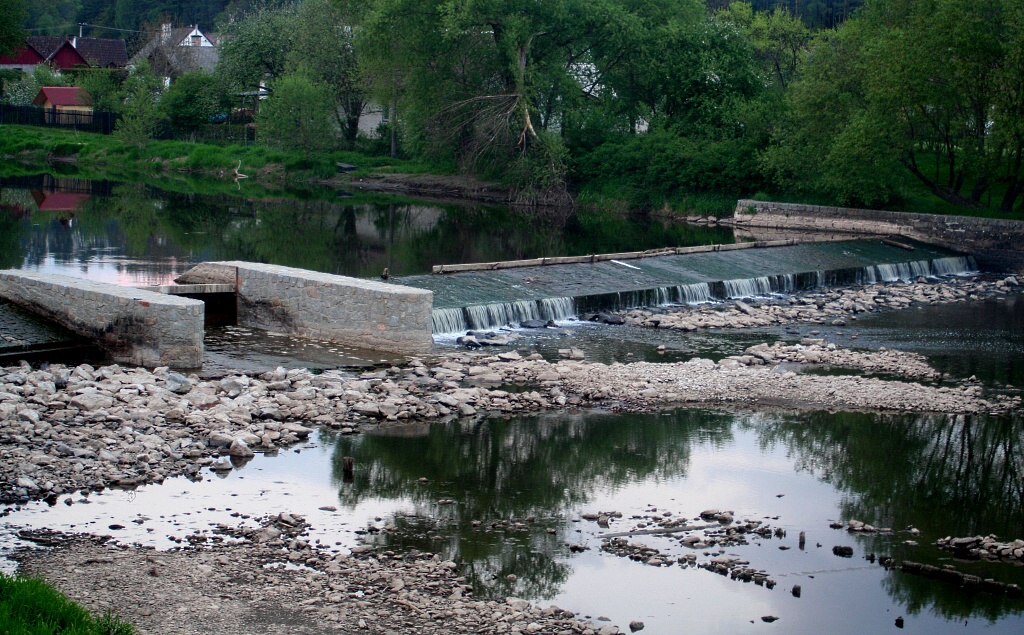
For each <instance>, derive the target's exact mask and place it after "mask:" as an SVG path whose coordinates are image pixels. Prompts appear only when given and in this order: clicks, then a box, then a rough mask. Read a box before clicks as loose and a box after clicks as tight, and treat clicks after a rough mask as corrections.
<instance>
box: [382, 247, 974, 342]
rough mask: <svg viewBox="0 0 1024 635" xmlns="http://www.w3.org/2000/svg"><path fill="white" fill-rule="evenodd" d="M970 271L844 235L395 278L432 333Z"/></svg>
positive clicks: (940, 257)
mask: <svg viewBox="0 0 1024 635" xmlns="http://www.w3.org/2000/svg"><path fill="white" fill-rule="evenodd" d="M908 246H909V247H912V248H913V250H912V251H911V250H908V249H907V247H908ZM976 269H977V265H976V264H975V262H974V259H973V258H971V257H970V256H964V255H958V254H954V253H952V252H950V251H948V250H945V249H942V248H940V247H935V246H932V245H927V244H924V243H917V242H913V243H910V244H909V245H898V244H896V243H892V242H891V241H890V242H883V241H880V240H849V241H839V242H816V243H799V244H790V245H785V246H775V247H764V248H750V249H725V248H723V249H721V250H714V249H713V248H711V249H709V250H707V251H702V252H698V253H686V254H670V255H659V256H652V257H646V258H638V259H633V260H628V261H626V260H615V259H607V260H601V261H597V262H587V263H575V264H551V265H544V266H525V267H509V268H505V267H495V268H494V269H482V270H475V271H464V272H459V273H452V274H445V275H432V276H411V277H407V278H402V280H401V283H402V284H405V285H409V286H413V287H420V288H423V289H429V290H431V291H433V292H434V310H433V332H434V334H435V335H439V334H456V333H463V332H465V331H467V330H478V329H491V328H497V327H501V326H504V325H506V324H516V323H520V322H523V321H525V320H556V321H557V320H566V319H570V318H572V317H575V316H576V315H578V314H580V313H585V312H594V311H608V310H620V309H629V308H636V307H642V306H662V305H669V304H697V303H702V302H714V301H721V300H727V299H739V298H749V297H757V296H767V295H771V294H786V293H794V292H797V291H802V290H807V289H814V288H819V287H827V286H836V285H851V284H874V283H878V282H892V281H896V280H907V281H909V280H916V279H917V278H920V277H926V278H927V277H940V276H949V275H956V274H960V273H966V272H970V271H975V270H976Z"/></svg>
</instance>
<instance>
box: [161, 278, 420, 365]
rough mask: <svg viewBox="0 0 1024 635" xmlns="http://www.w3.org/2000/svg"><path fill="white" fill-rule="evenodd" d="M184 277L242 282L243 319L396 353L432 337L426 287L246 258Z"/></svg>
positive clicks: (255, 325) (269, 327)
mask: <svg viewBox="0 0 1024 635" xmlns="http://www.w3.org/2000/svg"><path fill="white" fill-rule="evenodd" d="M178 282H180V283H193V282H194V283H226V284H232V283H234V284H237V288H238V324H239V325H240V326H247V327H253V328H261V329H266V330H268V331H278V332H283V333H290V334H293V335H299V336H301V337H310V338H316V339H325V340H331V341H335V342H340V343H343V344H349V345H352V346H359V347H362V348H375V349H380V350H386V351H391V352H396V353H410V354H419V353H425V352H428V351H429V350H430V349H431V347H432V346H433V343H434V340H433V337H432V336H431V328H430V327H431V312H432V310H433V299H434V294H433V293H431V292H430V291H425V290H423V289H414V288H412V287H405V286H401V285H397V284H387V283H384V282H376V281H373V280H362V279H360V278H349V277H346V276H336V275H333V274H328V273H318V272H315V271H307V270H305V269H296V268H293V267H282V266H278V265H264V264H258V263H252V262H240V261H227V262H206V263H203V264H201V265H199V266H197V267H195V268H193V269H192V270H190V271H188V272H186V273H185V274H184V275H182V276H181V277H179V278H178Z"/></svg>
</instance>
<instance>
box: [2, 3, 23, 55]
mask: <svg viewBox="0 0 1024 635" xmlns="http://www.w3.org/2000/svg"><path fill="white" fill-rule="evenodd" d="M27 19H28V11H27V10H26V8H25V0H4V1H3V2H2V3H0V55H7V54H8V53H10V52H12V51H14V50H16V49H18V48H19V47H20V46H21V45H22V44H24V43H25V35H26V33H25V30H24V29H23V28H22V27H23V26H24V24H25V21H26V20H27Z"/></svg>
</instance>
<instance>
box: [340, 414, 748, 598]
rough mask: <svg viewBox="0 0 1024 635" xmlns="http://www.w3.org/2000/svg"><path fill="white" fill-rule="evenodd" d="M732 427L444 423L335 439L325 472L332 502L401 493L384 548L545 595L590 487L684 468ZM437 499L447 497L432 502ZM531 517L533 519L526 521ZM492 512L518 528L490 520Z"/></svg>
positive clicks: (651, 419) (611, 421) (565, 417)
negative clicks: (428, 555)
mask: <svg viewBox="0 0 1024 635" xmlns="http://www.w3.org/2000/svg"><path fill="white" fill-rule="evenodd" d="M731 425H732V417H731V416H728V415H721V414H712V413H708V412H703V411H678V412H674V413H666V414H663V415H661V416H650V415H647V416H643V415H608V414H606V415H600V414H593V413H590V414H586V415H584V414H558V415H545V416H539V417H525V418H515V419H507V420H506V419H489V420H478V421H473V422H466V421H463V422H450V423H446V424H438V425H434V426H431V427H429V428H427V429H425V430H424V431H423V433H422V434H421V435H419V436H385V435H369V434H368V435H362V436H360V437H338V438H337V439H336V440H335V441H334V443H335V447H334V453H333V472H334V473H333V476H334V479H335V482H336V483H337V484H338V487H339V489H338V498H339V501H340V502H341V504H342V505H346V506H350V507H354V506H355V505H357V504H359V503H360V502H361V501H363V500H365V499H371V498H377V497H383V498H391V499H406V500H410V501H412V506H413V509H412V511H409V512H405V513H399V514H396V516H395V518H394V519H392V522H393V523H394V524H395V525H396V527H398V528H399V531H398V532H395V533H394V534H389V535H387V536H386V537H385V538H384V540H385V544H387V545H389V546H392V547H394V548H411V547H414V548H417V549H422V550H429V551H435V552H441V553H444V554H445V555H446V556H447V557H450V558H453V559H456V560H458V561H461V562H464V563H466V564H465V567H466V569H465V571H466V575H467V577H469V578H470V579H471V581H472V584H473V585H474V587H475V588H477V589H478V591H477V592H478V593H480V592H481V590H484V592H486V593H487V594H488V595H495V596H496V595H500V594H506V595H508V594H524V595H527V594H528V595H529V596H530V597H551V596H552V595H554V594H556V593H557V591H558V588H559V586H560V584H561V583H562V581H564V579H565V577H566V576H567V575H568V569H567V567H566V565H564V564H559V563H558V562H557V561H556V560H555V556H557V555H564V554H565V550H566V547H565V543H566V542H568V541H575V540H576V539H575V538H572V535H574V534H572V535H571V534H570V533H569V532H571V531H572V527H567V526H566V525H567V523H565V522H564V521H563V515H564V514H565V513H567V512H568V511H570V510H573V509H578V508H580V507H582V506H583V505H585V504H586V503H587V501H588V500H589V498H590V497H591V496H592V495H593V493H594V492H595V491H598V490H605V489H612V490H614V489H617V488H620V487H623V486H625V485H627V484H630V483H635V482H637V481H641V480H659V479H666V478H671V477H677V476H682V475H684V474H685V472H686V468H687V465H688V464H689V461H690V452H691V449H692V447H693V446H694V445H696V444H699V443H712V444H723V443H726V442H727V441H728V440H729V439H731ZM344 456H353V457H355V458H356V470H355V474H354V479H353V481H352V482H350V483H345V482H344V479H343V477H344V472H343V463H342V457H344ZM421 477H422V478H425V479H426V481H425V482H420V481H419V479H420V478H421ZM443 499H453V500H454V501H455V503H454V504H451V505H442V504H439V503H438V501H440V500H443ZM530 516H533V517H535V518H536V521H535V522H532V523H526V519H527V518H528V517H530ZM474 520H477V521H481V523H480V525H479V526H478V527H474V526H473V521H474ZM503 520H507V521H510V524H512V525H513V526H514V524H515V523H516V522H520V523H525V524H526V526H527V530H526V531H514V530H510V529H507V528H505V527H504V526H503V525H500V524H499V525H498V526H497V527H493V528H492V526H491V525H492V523H500V522H501V521H503ZM548 528H553V529H555V532H556V533H554V534H549V533H548V532H547V529H548ZM510 573H513V574H515V575H516V576H517V577H518V580H517V581H515V582H514V583H513V582H509V581H508V580H506V579H505V578H506V576H507V575H508V574H510Z"/></svg>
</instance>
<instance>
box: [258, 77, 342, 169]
mask: <svg viewBox="0 0 1024 635" xmlns="http://www.w3.org/2000/svg"><path fill="white" fill-rule="evenodd" d="M332 105H333V100H332V99H331V94H330V91H329V90H328V89H327V88H326V87H324V86H323V85H321V84H318V83H316V82H315V81H313V80H312V79H310V78H309V77H307V76H305V75H303V74H302V73H294V74H289V75H284V76H282V77H280V78H279V79H278V80H277V81H275V82H274V83H273V84H271V95H270V97H269V98H268V99H267V100H266V101H264V102H263V104H261V106H260V110H259V113H257V116H256V126H257V131H258V134H259V137H258V138H259V142H260V143H261V144H263V145H266V146H269V147H271V148H280V149H283V150H295V151H299V152H306V153H310V152H322V151H325V150H328V149H330V148H331V146H332V145H333V144H334V143H335V139H336V138H337V130H336V128H335V121H334V117H333V116H332V115H331V107H332Z"/></svg>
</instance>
